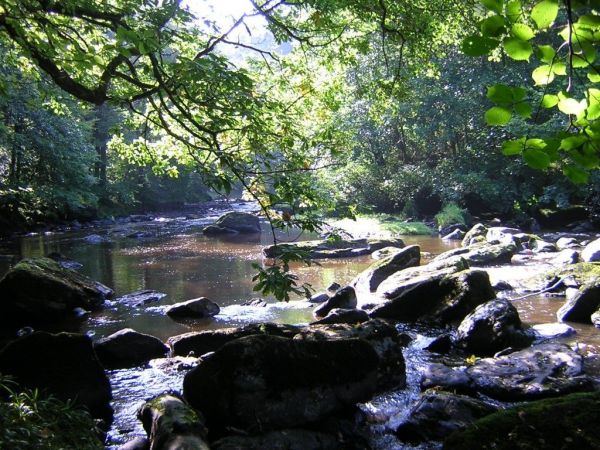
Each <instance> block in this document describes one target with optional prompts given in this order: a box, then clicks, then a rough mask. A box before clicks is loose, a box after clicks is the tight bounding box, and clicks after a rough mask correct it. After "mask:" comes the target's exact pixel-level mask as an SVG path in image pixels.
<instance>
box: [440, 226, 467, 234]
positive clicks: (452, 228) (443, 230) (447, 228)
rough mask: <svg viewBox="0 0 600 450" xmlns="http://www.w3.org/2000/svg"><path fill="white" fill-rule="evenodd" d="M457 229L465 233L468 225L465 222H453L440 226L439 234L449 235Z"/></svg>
mask: <svg viewBox="0 0 600 450" xmlns="http://www.w3.org/2000/svg"><path fill="white" fill-rule="evenodd" d="M456 230H458V231H461V232H462V233H463V234H464V233H466V231H467V226H466V225H465V224H464V223H453V224H452V225H447V226H445V227H440V228H438V234H439V235H440V236H447V235H449V234H450V233H453V232H455V231H456Z"/></svg>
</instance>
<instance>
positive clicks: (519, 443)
mask: <svg viewBox="0 0 600 450" xmlns="http://www.w3.org/2000/svg"><path fill="white" fill-rule="evenodd" d="M598 423H600V392H594V393H584V394H571V395H567V396H564V397H560V398H554V399H545V400H539V401H536V402H531V403H527V404H524V405H521V406H516V407H514V408H511V409H508V410H505V411H500V412H497V413H495V414H492V415H490V416H487V417H484V418H483V419H480V420H478V421H477V422H475V423H474V424H473V425H472V426H470V427H469V428H467V429H466V430H464V431H460V432H457V433H454V434H452V435H451V436H450V437H449V438H448V439H447V440H446V442H445V443H444V449H446V450H462V449H464V450H472V449H475V448H477V449H495V450H503V449H506V450H509V449H510V450H513V449H523V450H525V449H527V450H534V449H535V450H537V449H584V448H600V427H598Z"/></svg>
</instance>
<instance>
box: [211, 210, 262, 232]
mask: <svg viewBox="0 0 600 450" xmlns="http://www.w3.org/2000/svg"><path fill="white" fill-rule="evenodd" d="M204 233H205V234H230V233H260V220H259V218H258V217H257V216H255V215H254V214H250V213H245V212H229V213H226V214H223V215H222V216H221V217H219V218H218V219H217V221H216V222H215V223H214V224H213V225H210V226H208V227H206V228H205V229H204Z"/></svg>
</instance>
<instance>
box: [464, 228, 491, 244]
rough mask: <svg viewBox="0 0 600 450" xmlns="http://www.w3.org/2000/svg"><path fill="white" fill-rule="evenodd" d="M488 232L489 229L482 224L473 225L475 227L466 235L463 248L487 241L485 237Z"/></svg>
mask: <svg viewBox="0 0 600 450" xmlns="http://www.w3.org/2000/svg"><path fill="white" fill-rule="evenodd" d="M487 230H488V229H487V227H486V226H485V225H484V224H482V223H478V224H475V225H473V227H472V228H471V229H470V230H469V231H467V234H465V237H464V238H463V240H462V246H463V247H468V246H469V245H471V244H472V243H473V242H474V241H485V235H486V233H487ZM477 238H480V239H477Z"/></svg>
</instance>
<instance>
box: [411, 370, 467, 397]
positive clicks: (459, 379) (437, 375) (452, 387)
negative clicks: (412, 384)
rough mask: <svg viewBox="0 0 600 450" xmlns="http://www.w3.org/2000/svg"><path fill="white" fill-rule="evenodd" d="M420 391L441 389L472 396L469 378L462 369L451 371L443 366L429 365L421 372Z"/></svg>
mask: <svg viewBox="0 0 600 450" xmlns="http://www.w3.org/2000/svg"><path fill="white" fill-rule="evenodd" d="M420 384H421V389H422V390H426V389H430V388H436V389H438V388H441V389H444V390H447V391H450V392H458V393H463V394H472V393H473V392H474V391H473V386H472V382H471V377H469V375H467V373H466V371H465V370H464V369H452V368H450V367H447V366H446V365H444V364H430V365H428V366H427V367H425V368H424V369H423V370H422V373H421V380H420Z"/></svg>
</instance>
